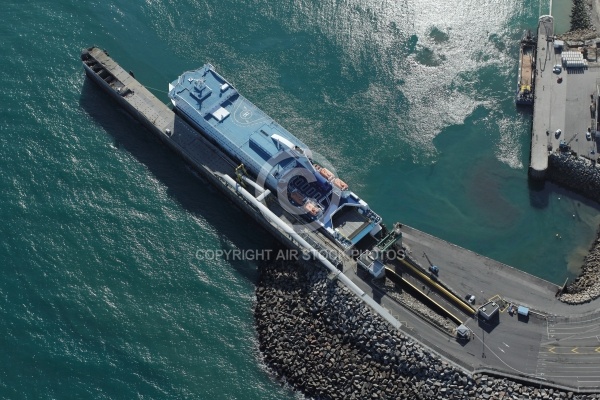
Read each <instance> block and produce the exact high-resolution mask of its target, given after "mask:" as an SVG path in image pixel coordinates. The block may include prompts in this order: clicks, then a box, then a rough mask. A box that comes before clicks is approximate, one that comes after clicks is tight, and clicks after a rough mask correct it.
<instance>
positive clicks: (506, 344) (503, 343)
mask: <svg viewBox="0 0 600 400" xmlns="http://www.w3.org/2000/svg"><path fill="white" fill-rule="evenodd" d="M502 344H503V345H505V346H506V347H510V346H509V345H507V344H506V343H504V342H502Z"/></svg>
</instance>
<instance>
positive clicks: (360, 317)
mask: <svg viewBox="0 0 600 400" xmlns="http://www.w3.org/2000/svg"><path fill="white" fill-rule="evenodd" d="M255 320H256V326H257V331H258V339H259V346H260V350H261V354H262V357H263V359H264V362H265V364H266V366H267V367H268V369H269V370H270V371H271V372H272V373H273V374H274V375H275V376H276V378H277V379H278V380H279V381H280V382H281V383H282V384H283V383H287V384H289V385H291V386H292V387H293V388H294V389H295V390H297V391H299V392H301V393H302V394H303V395H305V396H306V397H308V398H315V399H411V400H412V399H502V400H505V399H536V400H537V399H540V400H541V399H577V400H591V399H598V398H599V396H598V395H589V394H587V395H584V394H579V395H578V394H574V393H572V392H567V391H560V390H557V389H553V388H543V387H541V388H540V387H539V386H538V385H536V386H535V387H533V386H528V385H527V384H524V383H521V382H515V381H511V380H509V379H506V378H498V377H493V376H489V375H485V374H475V375H474V376H473V377H471V376H469V375H468V374H467V373H466V372H465V371H463V370H461V369H459V368H457V367H455V366H453V365H451V364H449V363H447V362H446V361H444V360H442V359H440V358H439V357H438V356H437V355H435V354H432V353H431V352H429V351H427V350H426V349H425V348H423V347H422V346H421V345H420V344H418V343H417V342H415V341H413V340H412V339H410V338H409V337H407V336H405V335H403V334H402V333H401V332H400V331H397V330H394V329H392V328H391V327H389V325H387V324H386V322H385V321H383V320H382V319H381V318H380V317H379V316H378V315H377V314H375V313H374V312H372V311H371V310H370V309H369V308H368V307H367V306H366V305H365V304H364V303H363V302H362V301H360V300H359V299H358V298H357V297H356V296H354V295H353V294H352V293H350V291H348V289H346V288H345V287H343V286H341V285H339V284H338V283H337V282H336V281H335V280H331V279H329V278H328V277H327V274H326V272H325V271H324V270H322V269H319V268H318V267H317V266H303V265H290V264H282V263H274V264H271V265H266V266H262V267H261V273H260V278H259V283H258V285H257V289H256V305H255Z"/></svg>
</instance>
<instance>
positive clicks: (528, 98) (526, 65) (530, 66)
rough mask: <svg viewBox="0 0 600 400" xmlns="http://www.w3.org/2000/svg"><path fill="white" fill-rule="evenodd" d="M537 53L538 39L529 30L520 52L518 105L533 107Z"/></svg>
mask: <svg viewBox="0 0 600 400" xmlns="http://www.w3.org/2000/svg"><path fill="white" fill-rule="evenodd" d="M535 51H536V39H535V37H533V36H532V34H531V31H530V30H527V31H525V32H524V34H523V38H522V39H521V49H520V51H519V77H518V81H517V94H516V96H515V103H517V105H523V106H533V99H534V83H535V80H534V78H535Z"/></svg>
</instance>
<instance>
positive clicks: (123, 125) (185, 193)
mask: <svg viewBox="0 0 600 400" xmlns="http://www.w3.org/2000/svg"><path fill="white" fill-rule="evenodd" d="M79 106H80V107H81V108H82V109H83V110H84V112H86V113H87V114H88V115H89V116H90V117H91V118H92V119H93V121H94V122H95V123H97V124H98V125H99V126H100V127H101V128H102V129H103V130H104V131H106V132H107V133H108V134H109V135H110V136H111V137H112V140H113V145H114V147H115V149H116V150H115V151H120V150H125V151H127V152H128V153H130V154H131V155H132V156H133V157H134V158H135V159H136V160H137V161H139V162H140V163H141V164H143V165H144V166H146V167H147V168H148V170H149V171H150V173H152V175H154V176H155V177H156V178H157V179H158V180H159V181H160V182H161V183H162V184H163V185H165V187H166V189H167V194H168V196H169V197H170V198H172V199H173V200H175V201H176V202H177V203H178V204H179V205H180V206H181V207H182V208H183V209H184V210H186V211H187V212H189V213H191V214H193V215H196V216H198V217H200V219H203V220H205V221H206V222H207V223H208V224H209V225H210V226H212V227H214V228H215V230H216V231H218V232H219V244H218V245H219V246H220V249H222V250H229V249H234V248H235V249H239V250H241V252H242V253H243V254H253V251H254V250H263V249H273V248H279V247H280V246H281V245H280V244H279V242H277V241H276V239H275V238H273V237H272V236H271V234H269V233H268V232H267V231H266V230H265V229H264V228H262V227H261V226H260V225H259V224H258V223H257V222H256V221H254V220H253V219H252V217H250V216H249V215H247V214H245V213H244V212H243V211H242V210H240V209H239V208H237V207H236V206H235V205H234V203H233V202H231V201H230V200H229V199H226V198H225V197H224V195H223V194H222V193H221V192H219V191H218V190H217V189H216V188H214V187H213V186H212V185H211V184H210V183H208V181H206V180H205V179H204V178H203V177H202V176H200V175H199V174H197V173H196V172H195V171H193V170H192V167H190V166H189V165H188V164H187V163H186V162H185V161H184V160H183V159H182V158H181V157H179V156H178V155H176V154H174V153H173V152H172V151H171V150H170V149H169V148H167V147H166V146H165V145H164V144H163V143H162V142H161V141H160V140H159V139H158V138H156V137H155V136H154V135H153V134H152V133H151V132H149V131H148V130H147V129H146V128H145V127H144V126H143V125H142V124H141V123H140V122H138V121H137V120H136V119H135V118H133V117H132V116H131V115H129V114H128V113H127V112H126V111H125V110H124V109H123V108H121V107H120V106H119V105H118V104H117V103H116V101H115V100H113V99H112V98H111V97H110V96H109V95H108V94H107V93H105V92H104V91H103V90H102V89H101V88H99V87H98V86H97V85H96V84H95V83H93V82H91V81H90V80H89V79H88V78H87V77H86V79H85V80H84V83H83V87H82V89H81V96H80V98H79ZM224 216H225V217H224ZM199 229H200V228H199ZM190 245H192V244H190ZM194 245H195V244H194ZM198 245H201V244H198ZM259 261H260V260H248V258H246V259H243V258H242V257H238V258H236V259H232V258H231V257H230V258H229V259H228V260H227V262H228V263H229V264H230V265H231V266H232V267H233V268H234V269H235V270H236V271H237V272H238V273H239V274H240V275H241V276H243V277H244V278H246V279H247V280H248V281H250V282H252V283H254V284H256V282H257V281H258V272H257V270H256V269H257V266H258V264H259ZM199 262H200V261H199Z"/></svg>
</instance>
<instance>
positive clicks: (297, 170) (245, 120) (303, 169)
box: [169, 64, 384, 249]
mask: <svg viewBox="0 0 600 400" xmlns="http://www.w3.org/2000/svg"><path fill="white" fill-rule="evenodd" d="M169 98H170V99H171V101H172V103H173V106H174V108H175V111H176V112H177V113H178V114H179V115H180V116H182V117H183V118H184V119H185V120H187V122H188V123H190V124H191V125H192V126H193V127H195V128H196V129H197V130H198V131H200V132H201V133H202V134H203V135H205V136H206V137H207V138H208V139H209V140H211V141H212V142H213V143H215V144H216V145H217V146H218V147H219V148H221V149H222V150H223V151H224V152H225V153H226V154H227V155H228V156H229V157H231V158H232V159H233V160H235V162H236V163H239V164H240V168H238V170H240V171H244V173H247V174H248V177H249V178H251V179H252V180H253V183H252V186H254V187H255V188H256V186H258V187H259V189H260V190H267V189H268V190H270V191H271V193H273V194H275V195H276V197H277V199H278V201H279V203H280V204H281V206H282V207H283V208H284V209H285V210H286V211H287V212H288V213H289V214H290V215H292V216H293V217H294V218H296V219H297V220H298V221H299V222H301V223H300V224H298V225H299V226H302V225H303V224H302V222H303V223H304V225H306V224H307V223H309V224H311V227H312V228H313V229H314V230H320V231H322V232H324V233H325V234H326V235H328V236H329V237H331V238H333V239H334V241H335V242H336V243H337V244H338V245H339V246H340V247H341V248H342V249H350V248H352V247H353V246H355V245H356V244H357V243H358V242H359V241H361V240H362V239H363V238H367V237H372V238H373V240H376V241H377V240H378V239H380V236H381V234H380V232H381V231H382V224H381V217H380V216H379V215H377V214H376V213H375V212H373V211H372V210H371V209H370V207H369V205H368V204H367V203H366V202H365V201H364V200H362V199H361V198H360V197H358V196H357V195H356V194H355V193H354V192H352V191H351V190H350V189H349V187H348V185H347V184H346V183H345V182H344V181H342V180H341V179H340V178H339V177H337V176H336V175H335V174H334V173H333V172H332V171H330V170H329V169H328V168H325V166H323V165H320V164H318V163H317V162H315V161H314V160H313V157H312V152H311V151H310V149H309V148H308V146H306V145H305V144H304V143H303V142H302V141H300V140H299V139H298V138H297V137H295V136H294V135H293V134H291V133H290V132H288V131H287V130H286V129H285V128H283V127H282V126H281V125H279V124H278V123H277V122H275V121H274V120H273V119H272V118H271V117H269V116H268V115H267V114H266V113H264V112H263V111H262V110H260V109H259V108H258V107H256V106H255V105H254V104H252V102H250V101H249V100H248V99H246V98H245V97H244V96H242V95H241V94H240V93H239V92H238V91H237V90H236V89H235V88H234V87H233V85H232V84H231V83H230V82H228V81H227V80H225V78H223V77H222V76H221V75H219V74H218V73H217V72H216V71H215V69H214V67H213V66H212V65H210V64H206V65H204V66H203V67H202V68H200V69H197V70H193V71H188V72H185V73H183V74H182V75H181V76H179V78H178V79H176V80H175V81H173V82H171V83H170V84H169ZM332 169H333V168H332ZM247 180H248V179H247V178H246V181H247ZM312 224H316V225H312ZM382 233H384V232H382Z"/></svg>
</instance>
